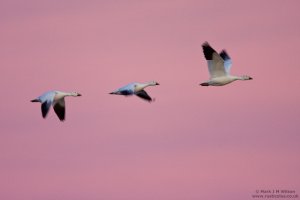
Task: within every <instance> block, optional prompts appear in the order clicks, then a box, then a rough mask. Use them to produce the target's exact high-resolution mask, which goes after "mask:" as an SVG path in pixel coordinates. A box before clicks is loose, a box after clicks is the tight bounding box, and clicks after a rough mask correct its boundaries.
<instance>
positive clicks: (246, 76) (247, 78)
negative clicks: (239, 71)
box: [241, 75, 253, 80]
mask: <svg viewBox="0 0 300 200" xmlns="http://www.w3.org/2000/svg"><path fill="white" fill-rule="evenodd" d="M241 79H242V80H252V79H253V78H251V77H250V76H248V75H243V76H241Z"/></svg>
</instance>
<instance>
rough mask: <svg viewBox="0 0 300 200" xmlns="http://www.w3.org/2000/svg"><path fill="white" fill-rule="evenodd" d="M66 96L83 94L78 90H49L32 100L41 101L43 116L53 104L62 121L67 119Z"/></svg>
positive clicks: (44, 116)
mask: <svg viewBox="0 0 300 200" xmlns="http://www.w3.org/2000/svg"><path fill="white" fill-rule="evenodd" d="M66 96H74V97H77V96H81V94H79V93H77V92H61V91H49V92H45V93H44V94H42V95H41V96H39V97H37V98H36V99H33V100H31V102H40V103H41V104H42V105H41V110H42V116H43V118H46V116H47V114H48V113H49V110H50V107H51V106H53V109H54V111H55V113H56V115H57V117H58V118H59V120H60V121H64V120H65V109H66V108H65V97H66Z"/></svg>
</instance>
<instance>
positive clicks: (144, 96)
mask: <svg viewBox="0 0 300 200" xmlns="http://www.w3.org/2000/svg"><path fill="white" fill-rule="evenodd" d="M136 95H137V96H138V97H140V98H142V99H143V100H146V101H148V102H151V101H152V98H151V97H150V96H149V95H148V94H147V92H146V91H145V90H141V91H139V92H137V93H136Z"/></svg>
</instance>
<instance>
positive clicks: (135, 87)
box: [109, 81, 159, 102]
mask: <svg viewBox="0 0 300 200" xmlns="http://www.w3.org/2000/svg"><path fill="white" fill-rule="evenodd" d="M156 85H159V84H158V83H157V82H155V81H150V82H147V83H136V82H135V83H129V84H128V85H125V86H124V87H121V88H119V89H117V90H115V91H113V92H111V93H109V94H117V95H125V96H130V95H136V96H138V97H140V98H142V99H143V100H146V101H148V102H151V101H153V100H152V98H151V97H150V96H149V95H148V94H147V92H146V91H145V90H144V88H146V87H148V86H156Z"/></svg>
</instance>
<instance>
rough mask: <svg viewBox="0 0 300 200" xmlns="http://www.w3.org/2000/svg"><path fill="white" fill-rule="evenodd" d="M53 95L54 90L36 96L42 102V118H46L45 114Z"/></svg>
mask: <svg viewBox="0 0 300 200" xmlns="http://www.w3.org/2000/svg"><path fill="white" fill-rule="evenodd" d="M54 96H55V92H54V91H50V92H46V93H44V94H43V95H42V96H40V97H38V99H40V101H41V102H42V105H41V110H42V116H43V118H46V116H47V114H48V113H49V110H50V107H51V105H52V103H53V100H54Z"/></svg>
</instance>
